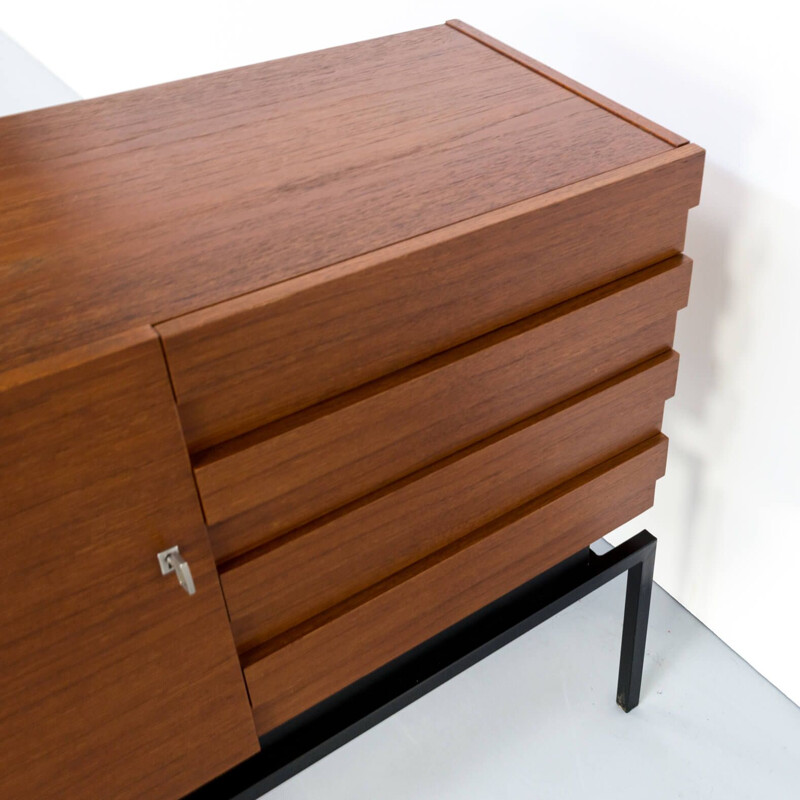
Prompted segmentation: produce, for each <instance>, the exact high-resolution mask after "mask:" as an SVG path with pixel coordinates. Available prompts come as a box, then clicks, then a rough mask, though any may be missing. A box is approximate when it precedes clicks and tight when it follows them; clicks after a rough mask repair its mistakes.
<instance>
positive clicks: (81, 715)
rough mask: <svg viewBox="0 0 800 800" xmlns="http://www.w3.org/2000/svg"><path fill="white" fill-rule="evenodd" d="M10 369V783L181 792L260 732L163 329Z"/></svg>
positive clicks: (1, 632) (6, 424)
mask: <svg viewBox="0 0 800 800" xmlns="http://www.w3.org/2000/svg"><path fill="white" fill-rule="evenodd" d="M2 377H3V381H2V384H1V386H2V389H3V391H0V454H1V455H2V458H0V485H2V495H3V501H2V503H1V504H0V527H2V536H0V564H2V568H3V577H2V582H0V643H2V645H1V646H0V674H1V675H2V678H3V679H2V684H0V797H3V798H23V797H37V798H38V797H41V798H44V797H65V798H66V797H68V798H70V800H79V799H82V798H86V800H96V798H99V797H103V798H115V800H125V798H141V797H147V798H148V799H149V800H174V798H176V797H179V796H181V795H182V794H184V793H185V792H188V791H189V790H191V789H193V788H195V787H196V786H198V785H200V784H201V783H203V782H205V781H207V780H209V779H211V778H212V777H214V776H215V775H216V774H218V773H219V772H222V771H223V770H225V769H227V768H229V767H231V766H233V765H234V764H236V763H237V762H238V761H241V760H242V759H244V758H245V757H247V756H248V755H250V754H252V753H253V752H255V751H256V750H257V749H258V741H257V739H256V736H255V730H254V727H253V719H252V715H251V711H250V707H249V703H248V700H247V694H246V690H245V686H244V681H243V679H242V675H241V668H240V665H239V661H238V658H237V656H236V650H235V648H234V644H233V640H232V638H231V632H230V628H229V625H228V619H227V615H226V613H225V605H224V602H223V598H222V593H221V591H220V587H219V580H218V577H217V572H216V569H215V566H214V561H213V559H212V556H211V552H210V550H209V547H208V541H207V534H206V531H205V529H204V526H203V521H202V517H201V514H200V509H199V507H198V504H197V497H196V494H195V490H194V486H193V484H192V475H191V469H190V466H189V462H188V458H187V454H186V451H185V448H184V444H183V440H182V437H181V432H180V427H179V424H178V418H177V414H176V412H175V407H174V401H173V398H172V394H171V392H170V387H169V381H168V379H167V374H166V368H165V365H164V358H163V354H162V352H161V348H160V346H159V343H158V338H157V337H156V335H155V333H154V332H153V331H152V329H150V328H144V329H139V330H138V331H133V332H130V333H126V334H123V335H121V336H118V337H115V338H114V339H112V340H110V341H104V342H101V343H96V344H93V345H90V346H87V347H84V348H82V349H81V350H80V351H79V352H70V353H67V354H65V355H63V356H59V357H56V358H54V359H52V360H51V361H50V362H49V363H47V364H38V365H36V366H35V367H23V368H20V369H19V370H16V371H14V372H10V373H5V374H4V375H3V376H2ZM173 545H179V546H180V548H181V553H182V554H183V555H184V557H185V558H186V559H187V560H188V561H189V563H190V565H191V568H192V572H193V574H194V579H195V584H196V587H197V593H196V594H195V595H194V596H193V597H189V596H188V595H187V594H185V593H184V591H183V590H182V589H181V588H180V587H179V586H178V582H177V580H176V579H175V576H174V575H170V576H162V575H161V573H160V570H159V567H158V563H157V560H156V554H157V553H158V552H159V551H161V550H164V549H166V548H167V547H171V546H173Z"/></svg>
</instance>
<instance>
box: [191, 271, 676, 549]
mask: <svg viewBox="0 0 800 800" xmlns="http://www.w3.org/2000/svg"><path fill="white" fill-rule="evenodd" d="M690 273H691V262H690V260H689V259H687V258H685V257H683V256H679V257H676V258H673V259H669V260H668V261H666V262H662V263H661V264H659V265H656V266H654V267H650V268H648V269H646V270H642V271H640V272H638V273H636V274H635V275H633V276H629V277H627V278H623V279H621V280H620V281H617V282H615V283H613V284H609V285H607V286H605V287H602V288H601V289H597V290H594V291H593V292H590V293H587V294H585V295H582V296H581V297H579V298H575V299H574V300H571V301H569V302H567V303H564V304H561V305H560V306H557V307H555V308H552V309H548V310H547V311H544V312H541V313H540V314H537V315H534V316H533V317H530V318H528V319H526V320H522V321H521V322H518V323H515V324H514V325H511V326H507V327H506V328H503V329H501V330H499V331H495V332H493V333H491V334H488V335H486V336H484V337H481V338H479V339H476V340H474V341H472V342H468V343H467V344H465V345H462V346H460V347H458V348H454V349H453V350H451V351H448V352H446V353H443V354H441V355H439V356H436V357H434V358H432V359H429V360H427V361H425V362H421V363H420V364H416V365H414V366H412V367H409V368H407V369H406V370H402V371H401V372H399V373H395V374H393V375H390V376H387V377H386V378H383V379H381V380H380V381H377V382H374V383H372V384H369V385H367V386H364V387H360V388H359V389H356V390H354V391H352V392H350V393H347V394H345V395H342V396H340V397H338V398H334V399H333V400H331V401H328V402H327V403H323V404H320V405H319V406H316V407H314V408H313V409H308V410H307V411H304V412H301V413H300V414H297V415H294V416H293V417H290V418H287V419H284V420H281V421H279V422H277V423H275V424H273V425H270V426H266V427H264V428H262V429H260V430H259V431H256V432H253V433H252V434H250V435H248V436H243V437H240V438H239V439H237V440H235V441H234V442H230V443H226V444H224V445H221V446H219V447H218V448H215V449H213V450H211V451H208V452H207V453H205V454H204V455H203V456H201V457H200V458H199V459H196V461H195V476H196V480H197V486H198V489H199V492H200V496H201V499H202V502H203V508H204V511H205V515H206V521H207V522H208V524H209V525H211V526H213V527H212V528H211V531H210V533H211V540H212V546H213V548H214V553H215V556H216V558H217V560H218V561H222V560H225V559H228V558H230V557H233V556H235V555H237V554H240V553H242V552H244V551H245V550H247V549H249V548H251V547H254V546H257V545H259V544H263V543H264V542H266V541H268V540H270V539H272V538H274V537H276V536H278V535H279V534H281V533H283V532H285V531H287V530H289V529H292V528H295V527H297V526H299V525H301V524H305V523H307V522H309V521H311V520H313V519H315V518H317V517H319V516H320V515H322V514H324V513H327V512H329V511H331V510H332V509H336V508H339V507H341V506H343V505H344V504H346V503H349V502H351V501H353V500H355V499H357V498H358V497H362V496H364V495H365V494H367V493H369V492H372V491H375V490H377V489H378V488H380V487H381V486H385V485H387V484H388V483H390V482H392V481H394V480H397V479H399V478H401V477H402V476H404V475H408V474H411V473H412V472H414V471H416V470H419V469H422V468H423V467H425V466H427V465H429V464H432V463H433V462H435V461H437V460H439V459H441V458H443V457H445V456H447V455H449V454H451V453H454V452H456V451H457V450H460V449H462V448H464V447H467V446H469V445H470V444H472V443H474V442H476V441H479V440H480V439H483V438H485V437H486V436H489V435H491V434H493V433H496V432H498V431H500V430H502V429H504V428H506V427H508V426H510V425H513V424H515V423H516V422H519V421H520V420H522V419H525V418H526V417H529V416H530V415H532V414H535V413H538V412H539V411H542V410H544V409H545V408H548V407H549V406H551V405H553V404H554V403H557V402H560V401H562V400H564V399H566V398H567V397H570V396H572V395H574V394H576V393H578V392H581V391H584V390H586V389H588V388H590V387H591V386H593V385H595V384H597V383H599V382H601V381H603V380H607V379H609V378H611V377H613V376H614V375H616V374H618V373H619V372H621V371H623V370H625V369H628V368H630V367H631V366H633V365H635V364H636V363H639V362H641V361H643V360H646V359H647V358H650V357H652V356H654V355H655V354H658V353H660V352H664V351H665V350H668V349H669V348H670V347H671V346H672V339H673V333H674V322H675V314H676V312H677V310H678V309H679V308H682V307H683V306H684V305H685V304H686V300H687V297H688V291H689V279H690Z"/></svg>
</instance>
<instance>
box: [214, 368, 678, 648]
mask: <svg viewBox="0 0 800 800" xmlns="http://www.w3.org/2000/svg"><path fill="white" fill-rule="evenodd" d="M677 368H678V356H677V353H674V352H670V353H665V354H663V355H661V356H658V357H657V358H655V359H653V360H652V361H650V362H647V363H645V364H643V365H641V366H639V367H637V368H635V369H634V370H631V371H630V372H628V373H626V374H623V375H622V376H620V377H618V378H615V379H613V380H612V381H609V382H607V383H605V384H602V385H600V386H598V387H596V388H594V389H592V390H590V391H589V392H586V393H584V394H581V395H578V396H576V397H574V398H572V399H570V400H569V401H567V402H565V403H562V404H559V405H558V406H555V407H554V408H551V409H548V410H547V411H545V412H544V413H542V414H539V415H537V416H536V417H533V418H532V419H530V420H526V421H525V422H523V423H522V424H520V425H517V426H514V427H513V428H511V429H509V430H507V431H503V432H502V433H501V434H499V435H497V436H495V437H492V438H490V439H488V440H485V441H483V442H480V443H479V444H477V445H475V446H473V447H471V448H469V449H468V450H466V451H462V452H461V453H458V454H457V455H456V456H453V457H451V458H449V459H446V460H445V461H443V462H439V463H438V464H436V465H434V467H432V468H430V469H427V470H423V472H422V473H421V474H415V475H413V476H411V477H410V478H408V479H406V480H404V481H401V482H399V483H398V484H394V485H393V486H390V487H388V488H387V489H386V490H384V491H382V492H378V493H377V494H376V495H373V496H370V497H367V498H365V499H364V500H363V501H359V502H358V503H355V504H353V507H349V508H348V509H345V510H344V511H343V513H341V514H338V515H332V516H330V517H326V518H325V519H324V520H322V521H320V522H319V523H318V524H316V525H314V526H311V527H309V528H307V529H300V530H298V531H296V532H294V533H293V534H292V535H290V536H289V537H284V538H283V539H281V540H279V541H277V542H275V546H274V547H272V548H266V549H265V551H264V552H258V551H256V553H254V554H253V556H252V557H249V558H248V559H247V560H245V561H242V562H240V563H236V562H234V563H233V564H232V565H231V566H230V568H229V569H227V570H226V571H225V572H223V574H222V575H221V579H222V587H223V591H224V593H225V599H226V602H227V605H228V613H229V614H230V618H231V623H232V626H233V632H234V638H235V640H236V644H237V648H238V650H239V652H245V651H247V650H249V649H252V648H253V647H254V646H256V645H258V644H259V643H261V642H264V641H266V640H267V639H269V638H271V637H273V636H276V635H277V634H279V633H281V632H283V631H285V630H287V629H288V628H290V627H293V626H295V625H298V624H299V623H301V622H303V621H305V620H307V619H309V618H311V617H312V616H314V615H315V614H318V613H320V612H322V611H325V610H326V609H328V608H330V607H332V606H334V605H335V604H337V603H339V602H341V601H343V600H345V599H347V598H348V597H351V596H353V595H355V594H356V593H358V592H360V591H362V590H363V589H366V588H368V587H369V586H372V585H373V584H375V583H377V582H378V581H381V580H383V579H384V578H387V577H388V576H389V575H391V574H393V573H395V572H398V571H399V570H401V569H403V568H405V567H407V566H409V565H410V564H413V563H414V562H416V561H418V560H420V559H421V558H423V557H425V556H427V555H429V554H430V553H432V552H433V551H435V550H438V549H440V548H441V547H444V546H445V545H447V544H449V543H450V542H452V541H455V540H456V539H458V538H459V537H461V536H464V535H466V534H467V533H469V532H470V531H471V530H474V529H475V528H477V527H480V526H481V525H484V524H486V523H488V522H490V521H491V520H492V519H495V518H496V517H499V516H502V515H503V514H505V513H507V512H509V511H511V510H512V509H514V508H517V507H518V506H520V505H522V504H524V503H526V502H528V501H530V500H532V499H533V498H535V497H538V496H539V495H541V494H543V493H544V492H546V491H548V490H549V489H552V488H553V487H554V486H557V485H559V484H560V483H563V482H564V481H566V480H568V479H569V478H572V477H573V476H575V475H578V474H580V473H582V472H584V471H586V470H587V469H589V468H590V467H593V466H595V465H597V464H600V463H602V462H603V461H606V460H607V459H609V458H611V457H612V456H613V455H615V454H617V453H620V452H622V451H624V450H627V449H629V448H630V447H632V446H634V445H635V444H637V443H638V442H641V441H643V440H645V439H648V438H650V437H652V436H655V435H656V434H657V433H658V432H659V430H660V427H661V417H662V411H663V407H664V401H665V400H666V399H667V398H668V397H670V396H671V395H672V393H673V391H674V388H675V378H676V375H677Z"/></svg>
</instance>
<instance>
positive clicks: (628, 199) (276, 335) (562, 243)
mask: <svg viewBox="0 0 800 800" xmlns="http://www.w3.org/2000/svg"><path fill="white" fill-rule="evenodd" d="M703 155H704V154H703V151H702V150H701V149H700V148H697V147H694V146H693V145H687V146H685V147H682V148H678V149H676V150H672V151H670V152H668V153H664V154H661V155H659V156H656V157H654V158H650V159H646V160H643V161H641V162H639V163H637V164H635V165H633V166H630V167H625V168H622V169H620V170H616V171H612V172H608V173H606V174H604V175H601V176H599V177H596V178H591V179H588V180H586V181H583V182H581V183H579V184H575V185H574V186H570V187H567V188H565V189H561V190H556V191H552V192H549V193H547V194H546V195H543V196H541V197H537V198H534V199H532V200H527V201H524V202H521V203H518V204H515V205H513V206H509V207H508V208H504V209H501V210H499V211H496V212H490V213H488V214H484V215H481V216H480V217H477V218H475V219H471V220H468V221H466V222H463V223H459V224H457V225H453V226H451V227H449V228H446V229H442V230H439V231H436V232H433V233H431V234H428V235H424V236H419V237H417V238H415V239H413V240H411V241H408V242H403V243H401V244H399V245H396V246H394V247H389V248H386V249H385V250H382V251H377V252H374V253H370V254H368V255H365V256H361V257H359V258H356V259H353V260H351V261H348V262H345V263H343V264H339V265H337V266H334V267H330V268H328V269H325V270H321V271H319V272H316V273H313V274H310V275H305V276H303V277H300V278H297V279H296V280H292V281H287V282H285V283H283V284H280V285H278V286H274V287H271V288H269V289H265V290H264V291H261V292H256V293H254V294H252V295H249V296H247V297H242V298H239V299H237V300H233V301H231V302H229V303H223V304H220V305H218V306H215V307H212V308H208V309H205V310H203V311H200V312H197V313H196V314H191V315H187V316H185V317H182V318H180V319H175V320H172V321H170V322H167V323H164V324H162V325H159V326H158V331H159V333H160V334H161V336H162V338H163V340H164V346H165V350H166V353H167V361H168V364H169V368H170V372H171V375H172V380H173V385H174V387H175V392H176V396H177V399H178V403H179V410H180V414H181V420H182V422H183V426H184V432H185V435H186V438H187V441H188V443H189V447H190V449H191V450H193V451H196V450H199V449H202V448H204V447H208V446H210V445H212V444H215V443H218V442H220V441H223V440H225V439H228V438H230V437H232V436H235V435H238V434H242V433H244V432H246V431H248V430H251V429H253V428H255V427H257V426H259V425H262V424H265V423H267V422H269V421H271V420H273V419H276V418H278V417H281V416H285V415H286V414H289V413H292V412H294V411H297V410H298V409H300V408H303V407H304V406H308V405H311V404H313V403H316V402H319V401H320V400H323V399H325V398H327V397H330V396H333V395H335V394H338V393H340V392H342V391H345V390H347V389H350V388H352V387H353V386H357V385H359V384H361V383H364V382H366V381H369V380H373V379H375V378H377V377H379V376H381V375H384V374H387V373H388V372H391V371H394V370H397V369H400V368H402V367H404V366H406V365H408V364H410V363H412V362H414V361H418V360H420V359H421V358H425V357H427V356H430V355H432V354H434V353H437V352H440V351H442V350H445V349H447V348H449V347H452V346H455V345H457V344H459V343H461V342H464V341H466V340H469V339H471V338H474V337H476V336H479V335H481V334H483V333H486V332H487V331H490V330H493V329H494V328H497V327H500V326H501V325H506V324H508V323H511V322H514V321H515V320H518V319H520V318H522V317H525V316H527V315H529V314H532V313H534V312H536V311H539V310H541V309H543V308H546V307H548V306H551V305H553V304H555V303H558V302H561V301H563V300H566V299H568V298H570V297H573V296H574V295H576V294H579V293H581V292H585V291H588V290H590V289H593V288H595V287H596V286H599V285H601V284H603V283H606V282H608V281H611V280H614V279H617V278H620V277H622V276H624V275H626V274H629V273H631V272H633V271H634V270H636V269H638V268H640V267H642V266H644V265H647V264H652V263H655V262H657V261H659V260H661V259H664V258H667V257H668V256H671V255H674V254H676V253H678V252H680V250H681V249H682V248H683V238H684V232H685V227H686V214H687V211H688V209H689V208H690V207H691V206H693V205H695V204H696V203H697V201H698V198H699V187H700V179H701V175H702V169H703Z"/></svg>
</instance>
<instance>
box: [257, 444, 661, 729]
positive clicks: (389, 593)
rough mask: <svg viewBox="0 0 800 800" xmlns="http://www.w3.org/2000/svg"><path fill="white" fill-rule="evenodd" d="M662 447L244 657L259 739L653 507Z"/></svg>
mask: <svg viewBox="0 0 800 800" xmlns="http://www.w3.org/2000/svg"><path fill="white" fill-rule="evenodd" d="M666 451H667V447H666V438H665V437H664V436H662V435H660V434H659V435H657V436H656V437H654V438H652V439H649V440H647V441H646V442H644V443H642V444H640V445H637V446H636V447H634V448H632V449H631V450H628V451H626V452H625V453H623V454H621V455H619V456H616V457H614V458H612V459H610V460H609V461H607V462H604V463H603V464H602V465H600V466H598V467H596V468H593V469H591V470H589V471H587V472H585V473H583V474H581V475H580V476H577V477H576V478H574V479H572V480H570V481H568V482H567V483H564V484H561V485H560V486H559V487H556V488H555V489H553V490H551V491H550V492H548V493H547V494H546V495H544V496H542V497H540V498H538V499H536V500H534V501H533V502H531V503H529V504H526V505H524V506H522V507H520V508H518V509H515V510H514V511H512V512H510V513H509V514H507V515H505V516H503V517H501V518H499V519H497V520H495V521H493V522H491V523H489V524H488V525H485V526H483V527H481V528H479V529H477V530H475V531H473V532H472V533H470V534H469V535H467V536H465V537H463V538H461V539H459V540H458V541H457V542H455V543H453V544H451V545H450V546H448V547H446V548H444V549H442V550H440V551H438V552H436V553H434V554H433V555H431V556H429V557H428V558H426V559H424V560H423V561H420V562H417V563H416V564H414V565H413V566H411V567H409V568H408V569H407V570H404V571H402V572H400V573H397V574H395V575H393V576H392V577H391V578H389V579H387V580H386V581H384V582H382V583H380V584H377V585H376V586H373V587H372V588H370V589H368V590H367V591H365V592H363V593H361V594H360V595H358V596H356V597H354V598H351V599H350V600H348V601H346V602H344V603H342V604H340V605H339V606H337V607H335V608H333V609H331V610H329V611H327V612H325V613H324V614H322V615H319V616H317V617H315V618H314V619H312V620H309V621H308V622H307V623H304V624H303V625H301V626H299V627H297V628H293V629H292V630H290V631H287V632H286V633H285V634H283V635H282V636H279V637H277V638H275V639H273V640H271V641H270V642H268V643H267V644H265V645H264V646H262V647H260V648H256V649H255V650H253V651H251V652H250V653H248V654H246V655H245V657H244V659H243V664H244V673H245V678H246V681H247V685H248V688H249V691H250V698H251V701H252V703H253V710H254V713H255V718H256V728H257V730H258V732H259V734H264V733H266V732H268V731H270V730H271V729H273V728H274V727H276V726H277V725H280V724H281V723H282V722H285V721H287V720H289V719H290V718H292V717H293V716H295V715H296V714H298V713H300V712H302V711H304V710H306V709H308V708H310V707H311V706H313V705H315V704H316V703H318V702H320V701H321V700H323V699H325V698H326V697H328V696H330V695H331V694H333V693H334V692H337V691H339V690H340V689H342V688H344V687H345V686H347V685H348V684H350V683H352V682H353V681H355V680H357V679H358V678H361V677H363V676H364V675H366V674H368V673H370V672H372V671H373V670H375V669H377V668H378V667H380V666H382V665H384V664H386V663H388V662H389V661H391V660H392V659H394V658H396V657H398V656H400V655H402V654H403V653H404V652H406V651H407V650H409V649H410V648H412V647H414V646H416V645H418V644H420V643H422V642H423V641H425V640H426V639H428V638H430V637H431V636H434V635H435V634H437V633H439V632H440V631H442V630H444V629H445V628H447V627H449V626H450V625H453V624H454V623H456V622H458V621H459V620H461V619H463V618H464V617H466V616H468V615H469V614H471V613H473V612H475V611H477V610H478V609H480V608H481V607H482V606H484V605H486V604H487V603H490V602H492V601H493V600H496V599H497V598H498V597H501V596H502V595H504V594H506V593H507V592H509V591H511V590H512V589H514V588H516V587H517V586H519V585H521V584H522V583H524V582H525V581H527V580H529V579H531V578H533V577H535V576H536V575H538V574H539V573H541V572H543V571H544V570H546V569H548V568H549V567H551V566H553V565H554V564H556V563H558V562H559V561H560V560H562V559H564V558H566V557H567V556H569V555H571V554H572V553H574V552H576V551H577V550H579V549H580V548H582V547H586V546H587V545H588V544H590V543H591V542H592V541H594V540H596V539H598V538H599V537H601V536H603V535H605V534H606V533H608V532H609V531H611V530H613V529H614V528H615V527H617V526H619V525H621V524H622V523H624V522H627V521H628V520H629V519H631V518H632V517H634V516H636V515H637V514H639V513H641V512H642V511H644V510H646V509H647V508H649V506H650V505H651V504H652V501H653V491H654V485H655V481H656V480H657V479H658V478H659V477H660V476H661V475H663V473H664V465H665V460H666Z"/></svg>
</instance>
